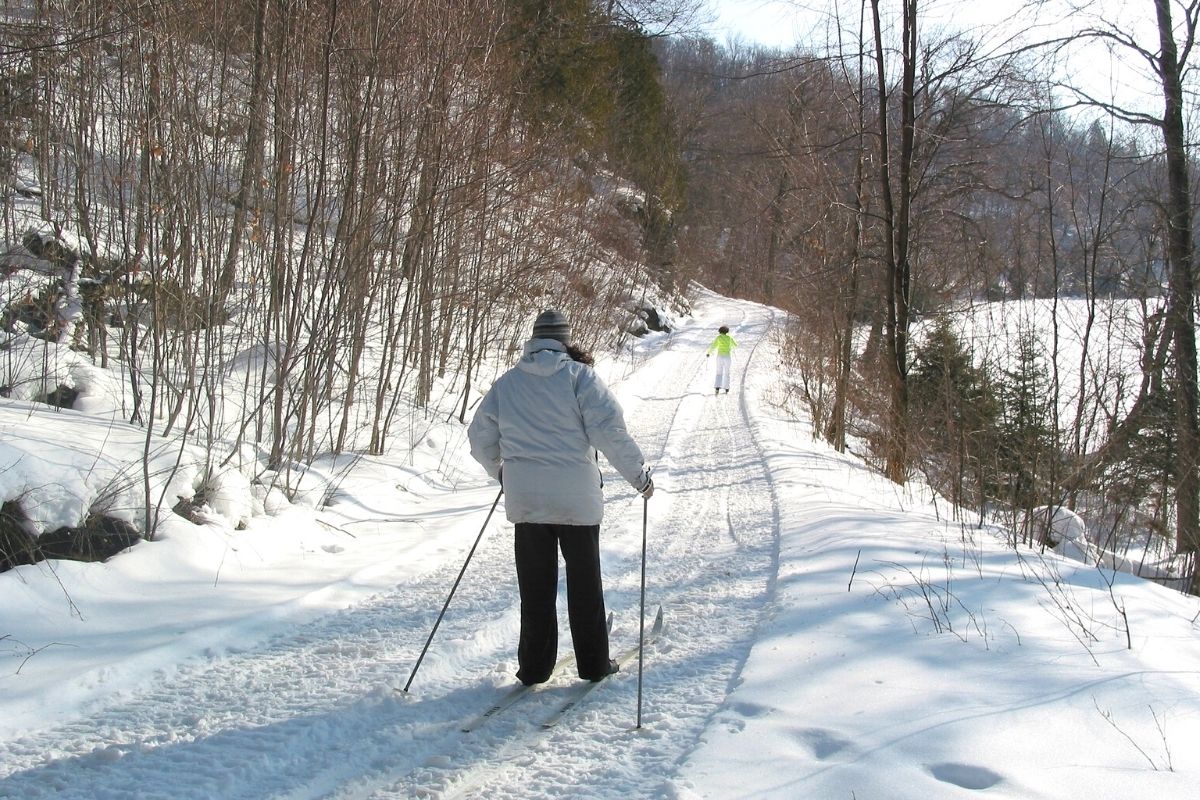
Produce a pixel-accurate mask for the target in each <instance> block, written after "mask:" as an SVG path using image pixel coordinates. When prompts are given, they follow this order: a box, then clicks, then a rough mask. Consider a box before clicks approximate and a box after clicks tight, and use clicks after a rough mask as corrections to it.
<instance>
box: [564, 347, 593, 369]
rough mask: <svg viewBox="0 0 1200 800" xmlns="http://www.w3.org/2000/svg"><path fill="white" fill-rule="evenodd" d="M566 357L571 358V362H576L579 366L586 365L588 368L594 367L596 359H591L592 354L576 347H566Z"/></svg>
mask: <svg viewBox="0 0 1200 800" xmlns="http://www.w3.org/2000/svg"><path fill="white" fill-rule="evenodd" d="M567 355H569V356H570V357H571V360H572V361H578V362H579V363H580V364H587V365H588V366H589V367H594V366H595V365H596V359H594V358H592V354H591V353H589V352H588V351H587V350H584V349H583V348H582V347H579V346H577V345H573V344H569V345H567Z"/></svg>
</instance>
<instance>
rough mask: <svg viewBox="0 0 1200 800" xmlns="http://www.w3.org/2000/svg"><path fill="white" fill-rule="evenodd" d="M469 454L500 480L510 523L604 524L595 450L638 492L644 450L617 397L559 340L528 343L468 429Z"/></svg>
mask: <svg viewBox="0 0 1200 800" xmlns="http://www.w3.org/2000/svg"><path fill="white" fill-rule="evenodd" d="M467 436H468V438H469V439H470V443H471V455H472V456H473V457H474V458H475V460H476V461H478V462H479V463H480V464H481V465H482V466H483V468H484V469H485V470H487V473H488V475H491V476H492V477H493V478H497V479H499V478H500V471H501V468H503V470H504V476H503V485H504V495H505V509H506V513H507V516H508V519H509V521H510V522H543V523H555V524H559V525H599V524H600V520H601V519H602V518H603V516H604V502H603V497H602V495H601V492H600V469H599V466H598V465H597V463H596V451H597V450H599V451H600V452H601V453H604V456H605V458H607V459H608V461H609V463H610V464H612V465H613V467H615V468H616V470H617V472H619V473H621V476H622V477H624V478H625V480H627V481H629V483H630V485H632V486H633V487H634V488H635V489H638V490H641V489H642V488H644V487H645V485H646V483H647V481H648V480H649V476H648V474H647V473H646V470H645V467H644V466H643V465H644V459H643V457H642V451H641V449H639V448H638V446H637V444H636V443H635V442H634V441H633V439H632V438H630V436H629V433H628V432H626V430H625V418H624V415H623V414H622V412H621V406H620V404H619V403H618V402H617V399H616V397H614V396H613V394H612V392H610V391H609V390H608V387H606V386H605V385H604V383H603V381H601V380H600V378H599V377H597V375H596V373H595V371H594V370H593V369H592V368H591V367H589V366H587V365H586V364H580V363H579V362H577V361H574V360H572V359H571V357H570V356H568V355H567V353H566V347H564V346H563V345H562V344H561V343H560V342H558V341H557V340H555V339H530V340H529V341H528V342H526V343H525V348H524V352H523V354H522V356H521V360H520V361H518V362H517V365H516V366H515V367H513V368H512V369H510V370H509V371H508V372H506V373H504V374H503V375H501V376H500V378H499V379H498V380H497V381H496V382H495V383H494V384H493V385H492V388H491V389H490V390H489V391H488V393H487V394H486V395H485V396H484V398H483V401H482V402H481V403H480V405H479V410H478V411H476V412H475V418H474V419H472V420H471V425H470V427H469V428H468V429H467Z"/></svg>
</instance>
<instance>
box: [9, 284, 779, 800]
mask: <svg viewBox="0 0 1200 800" xmlns="http://www.w3.org/2000/svg"><path fill="white" fill-rule="evenodd" d="M719 324H728V325H730V326H731V327H732V328H733V333H734V335H735V337H736V338H737V339H738V342H739V345H740V347H739V350H738V353H737V363H735V367H736V370H735V372H738V373H741V374H745V371H747V370H754V369H770V368H771V367H772V365H771V364H766V363H759V362H760V361H762V360H763V359H762V358H761V357H756V356H758V355H759V354H760V353H761V352H763V351H765V350H769V349H770V348H759V345H760V343H761V342H762V341H763V340H764V338H765V337H767V336H769V334H770V331H771V327H772V318H771V312H770V311H769V310H768V309H764V308H762V307H758V306H754V305H750V304H743V303H737V302H735V301H728V300H724V299H721V298H717V297H712V298H709V302H707V303H706V305H705V306H704V308H703V309H702V314H701V315H700V316H698V318H697V319H696V321H695V323H693V324H692V325H691V326H689V327H687V328H685V329H684V330H682V331H681V332H679V333H677V334H676V335H675V336H674V337H673V339H672V340H671V341H670V343H669V344H668V345H667V346H666V347H665V349H663V350H662V351H661V352H659V353H657V354H656V355H654V356H653V357H652V358H650V359H648V360H646V361H645V362H643V363H642V364H641V365H639V366H638V368H637V369H636V370H634V371H633V372H632V373H631V374H629V375H628V376H626V377H625V378H624V379H623V380H622V381H620V382H619V383H617V384H615V385H614V389H615V390H617V391H618V394H619V395H620V396H621V398H622V401H623V403H624V405H625V408H626V417H627V421H628V423H629V427H630V430H631V432H632V433H633V435H634V437H635V438H636V439H637V440H638V442H639V443H640V444H641V445H642V448H643V450H644V451H645V453H646V455H647V458H648V459H649V460H650V461H651V463H653V464H654V465H655V467H656V469H655V483H656V486H657V487H658V492H657V493H656V495H655V497H654V499H653V500H652V501H651V502H650V504H649V535H648V538H647V543H648V545H647V565H648V568H647V590H646V591H647V604H648V612H651V613H652V611H653V608H654V606H657V605H659V604H661V605H662V606H663V607H664V609H665V615H666V620H667V631H666V633H665V635H664V636H663V637H662V639H660V640H659V641H658V642H657V643H655V645H654V646H653V647H651V648H650V650H649V651H648V652H647V670H646V673H645V675H644V687H643V688H644V695H645V702H644V706H643V711H644V714H643V722H644V726H643V728H642V729H641V730H637V731H634V730H631V729H632V726H633V723H634V720H635V713H636V692H637V675H636V671H635V670H634V671H630V672H627V673H623V674H621V675H619V676H617V677H616V678H614V679H612V680H610V681H609V682H606V684H604V685H603V686H601V687H599V688H598V689H597V690H596V691H595V692H594V693H593V694H592V695H591V696H590V697H589V698H588V700H587V701H586V703H585V704H584V705H583V706H581V707H580V708H578V709H577V710H576V711H575V712H573V713H572V714H571V715H569V716H568V717H567V718H566V719H565V720H564V721H563V722H562V723H561V724H560V725H559V726H558V727H556V728H555V729H554V730H552V731H549V732H543V731H542V730H541V729H540V726H539V724H538V723H539V721H540V720H541V719H542V718H543V717H544V716H545V715H547V714H549V713H550V712H551V711H552V710H553V709H554V708H555V707H556V706H557V704H558V700H559V699H560V698H561V695H562V691H563V688H564V687H565V686H567V685H569V684H571V683H573V682H575V681H576V680H577V679H576V678H575V677H574V676H573V675H567V676H563V677H562V678H561V679H560V681H559V682H556V683H553V684H551V685H550V686H548V687H546V688H545V689H543V690H541V691H539V692H537V693H535V694H534V695H532V696H531V697H529V698H527V699H526V700H525V701H523V702H522V703H521V704H520V705H519V706H518V707H515V708H514V709H512V710H511V711H510V712H508V713H506V714H505V715H503V716H501V717H499V718H497V719H495V720H493V721H492V722H491V723H489V724H488V725H487V726H485V727H484V728H482V729H480V730H478V731H476V732H474V733H472V734H469V735H464V734H462V733H460V732H459V730H458V728H459V725H460V723H461V722H462V721H463V720H465V719H468V718H470V717H471V716H473V715H474V714H476V713H478V712H479V711H480V710H482V709H483V708H485V707H486V706H487V705H488V704H489V703H490V702H491V701H492V700H493V699H494V698H495V697H496V696H497V695H498V693H499V692H500V691H502V689H503V687H506V686H507V685H509V684H511V683H512V680H513V679H512V673H513V672H514V671H515V660H514V657H513V652H514V650H515V644H516V631H517V617H518V612H517V591H516V582H515V576H514V575H513V569H512V554H511V536H510V533H511V528H510V526H509V525H508V524H507V523H506V522H502V521H500V518H501V516H502V515H501V514H500V513H499V511H498V512H497V515H496V518H495V519H494V520H493V522H492V524H491V526H490V530H489V533H488V535H487V536H485V538H484V540H483V542H482V544H481V545H480V547H479V550H478V551H477V552H476V554H475V556H474V559H473V560H472V562H471V564H470V567H469V570H468V572H467V574H466V577H465V579H464V581H463V583H462V585H461V586H460V588H459V590H458V593H457V594H456V596H455V598H454V602H453V604H452V606H451V610H450V613H449V614H448V615H447V617H446V619H445V620H444V622H443V623H442V626H441V629H440V630H439V632H438V636H437V639H436V640H435V641H434V644H433V647H432V648H431V650H430V652H429V655H428V656H427V657H426V660H425V662H424V664H423V665H422V667H421V671H420V672H419V674H418V675H417V677H416V680H415V682H414V685H413V691H412V693H411V694H410V695H408V696H402V695H400V694H398V693H397V692H395V691H393V687H396V686H400V685H403V683H404V681H405V679H406V678H407V676H408V672H409V670H410V669H411V668H412V663H413V659H414V658H415V656H416V654H417V653H418V652H419V651H420V648H421V646H422V644H423V643H424V640H425V637H426V636H427V635H428V632H429V629H430V627H431V626H432V625H433V622H434V619H435V617H436V613H437V611H438V610H439V609H440V608H441V605H442V603H443V602H444V600H445V593H446V592H447V591H448V589H449V587H450V586H451V584H452V583H453V580H454V577H455V575H456V574H457V572H458V570H459V569H460V567H461V565H462V564H461V558H462V555H463V554H464V553H465V550H460V549H459V548H457V547H451V546H446V547H445V548H444V549H445V551H446V554H445V558H444V559H442V561H441V566H440V567H439V568H438V569H436V570H433V571H431V572H429V573H428V574H418V575H414V576H413V577H412V578H411V579H406V580H405V581H403V582H402V583H401V584H400V585H397V586H396V587H395V588H394V589H393V590H392V591H389V592H385V593H382V594H380V595H377V596H375V597H373V598H371V599H370V600H369V601H366V602H362V603H359V604H356V605H355V606H353V607H351V608H348V609H345V610H343V611H341V612H338V613H334V614H329V615H326V616H324V617H321V618H319V619H317V620H315V621H313V622H311V623H309V624H305V625H301V626H298V627H295V628H292V629H290V630H287V631H285V632H284V633H281V634H280V635H277V636H276V637H274V638H272V639H270V640H269V641H267V642H265V643H263V644H261V645H259V646H256V647H253V648H249V649H247V650H245V651H243V652H234V653H229V654H226V655H224V656H223V657H220V658H215V659H213V660H211V661H206V662H192V663H188V664H185V665H183V666H181V667H180V668H178V669H177V670H176V671H175V672H174V673H173V674H172V675H169V676H164V678H163V679H162V680H160V681H157V682H156V683H155V684H154V685H153V686H152V687H150V688H148V689H146V690H145V691H134V690H132V689H131V690H130V691H128V692H127V693H126V694H124V695H123V696H121V697H119V698H118V699H117V700H115V701H114V702H112V703H110V704H108V705H106V706H104V707H102V708H100V709H99V710H96V711H94V712H90V713H89V714H87V715H86V716H84V717H82V718H79V719H76V720H73V721H71V722H70V723H68V724H65V725H61V726H57V727H53V728H49V729H46V730H42V731H39V732H37V733H34V734H30V735H28V736H25V737H23V738H20V739H17V740H16V741H11V742H8V743H6V747H5V749H6V752H5V758H4V763H3V764H2V765H0V797H49V796H53V797H80V798H83V797H87V798H106V797H113V798H118V797H119V798H126V797H139V798H151V797H170V798H181V797H197V798H200V797H204V798H207V797H227V798H235V797H247V798H250V797H253V798H263V797H279V798H284V797H286V798H315V797H339V798H349V797H414V796H436V797H453V796H486V797H494V798H504V797H513V798H517V797H522V798H523V797H530V796H589V797H628V796H643V797H644V796H656V795H663V794H666V795H669V794H670V793H671V789H670V788H669V781H670V778H671V776H672V775H673V774H674V772H675V770H676V768H677V765H678V764H679V763H681V762H682V761H683V760H684V759H685V758H686V756H687V755H688V753H689V752H690V751H691V749H692V748H694V746H695V744H696V742H697V741H698V739H699V737H700V735H701V733H702V732H703V731H704V729H705V727H706V726H707V725H708V723H709V721H710V718H711V717H712V716H713V714H714V713H715V712H716V711H717V709H718V708H720V706H721V704H722V702H723V701H724V700H725V698H726V695H727V693H728V691H729V689H730V687H731V685H733V684H734V682H736V680H737V677H738V673H739V670H740V668H741V666H742V664H743V663H744V660H745V658H746V655H747V653H748V652H749V649H750V646H751V644H752V643H753V637H754V633H755V630H756V627H757V625H758V623H759V616H760V614H761V612H762V609H763V608H764V605H766V603H765V600H766V598H767V597H768V596H769V594H770V592H771V591H772V587H773V585H774V578H775V574H776V571H777V565H778V556H777V552H778V534H779V531H778V527H779V525H778V511H777V507H776V503H775V502H774V498H773V496H772V484H771V480H770V477H769V475H768V473H767V472H766V471H765V466H764V462H763V458H762V454H761V452H760V451H759V449H758V448H757V446H756V444H755V441H754V438H753V435H752V432H751V427H750V424H749V420H748V417H747V412H746V403H745V398H744V397H743V396H742V394H741V391H742V381H740V380H735V382H734V387H733V390H732V392H731V393H730V394H728V395H720V396H714V395H713V394H712V388H711V387H712V382H711V374H710V371H709V370H710V367H711V365H710V363H709V362H708V360H707V359H705V358H704V349H705V348H706V347H707V345H708V343H709V341H711V338H712V336H713V335H715V328H716V326H717V325H719ZM605 483H606V492H607V494H608V505H607V509H606V520H605V525H604V527H603V529H602V539H601V541H602V545H601V546H602V551H603V554H604V576H605V584H606V597H607V600H608V604H609V608H610V610H612V611H613V612H614V613H615V615H616V623H615V626H614V630H613V646H614V650H620V649H624V648H625V647H626V646H628V645H629V644H630V643H632V642H635V641H636V638H637V634H638V608H639V588H640V576H641V547H642V501H641V500H640V499H639V498H637V497H636V495H634V494H633V492H632V490H631V489H630V488H629V487H628V486H627V485H625V484H624V482H623V481H622V480H621V479H620V478H619V477H618V476H617V475H616V474H615V473H613V472H611V471H606V475H605ZM493 491H494V489H493V487H487V486H480V487H478V488H476V489H473V490H469V491H464V492H462V493H461V495H462V499H461V500H457V499H456V501H455V503H454V504H453V505H454V507H453V508H451V509H447V511H448V512H449V511H453V512H455V513H458V514H460V515H461V523H460V524H459V525H458V526H457V527H460V528H463V529H465V530H466V533H465V534H463V535H462V536H460V537H457V538H458V539H459V541H460V542H465V543H467V544H469V543H470V541H471V540H472V539H473V537H474V536H475V534H476V533H477V532H478V529H479V528H478V526H479V525H480V524H481V523H482V521H483V515H484V513H485V511H486V508H487V507H488V506H489V505H490V504H491V500H492V499H493V497H494V493H493ZM477 509H478V511H477ZM335 510H336V509H335ZM466 512H469V513H466ZM560 607H562V604H560ZM563 616H564V617H565V614H564V615H563ZM561 624H562V625H563V628H564V635H563V636H562V639H561V643H560V649H563V650H565V649H566V648H567V647H569V635H567V634H566V633H565V619H562V620H561Z"/></svg>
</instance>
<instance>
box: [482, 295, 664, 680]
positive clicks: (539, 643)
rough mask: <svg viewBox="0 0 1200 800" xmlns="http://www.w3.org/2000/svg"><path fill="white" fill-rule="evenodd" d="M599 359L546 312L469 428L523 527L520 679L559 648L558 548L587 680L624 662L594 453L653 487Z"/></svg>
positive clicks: (644, 488) (545, 671) (542, 676)
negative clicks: (614, 639) (608, 594)
mask: <svg viewBox="0 0 1200 800" xmlns="http://www.w3.org/2000/svg"><path fill="white" fill-rule="evenodd" d="M591 364H592V359H591V356H590V355H588V354H587V353H585V352H583V351H582V350H579V349H578V348H576V347H574V346H572V345H571V327H570V325H569V324H568V322H567V319H566V317H564V316H563V315H562V314H560V313H559V312H557V311H543V312H542V313H541V314H539V315H538V318H537V321H536V322H534V324H533V337H532V338H531V339H530V340H529V341H527V342H526V343H525V347H524V351H523V353H522V355H521V359H520V360H519V361H518V362H517V365H516V366H515V367H513V368H512V369H510V370H508V372H506V373H504V374H503V375H501V376H500V378H499V379H497V380H496V382H495V383H494V384H493V385H492V388H491V389H490V390H489V391H488V393H487V394H486V395H485V396H484V398H483V401H482V402H481V403H480V405H479V410H478V411H477V412H476V413H475V417H474V419H472V420H471V425H470V427H469V428H468V429H467V436H468V438H469V439H470V443H471V455H472V456H473V457H474V458H475V460H476V461H478V462H479V463H480V465H482V466H483V468H484V469H485V470H486V471H487V473H488V475H490V476H492V477H493V478H495V479H497V480H499V481H500V482H501V486H502V487H503V489H504V494H505V496H506V498H507V500H506V501H505V509H506V512H505V513H506V515H507V516H508V520H509V521H510V522H513V523H515V527H516V530H515V536H514V538H515V545H514V549H515V554H516V564H517V583H518V585H519V587H520V591H521V640H520V643H519V645H518V647H517V660H518V662H519V669H518V670H517V679H518V680H520V681H521V683H523V684H525V685H527V686H528V685H532V684H535V683H542V682H544V681H546V680H547V679H548V678H549V677H550V672H551V670H552V669H553V668H554V663H555V660H556V659H557V657H558V617H557V610H556V601H557V597H558V552H559V550H560V549H561V551H562V555H563V560H564V561H565V562H566V568H567V611H568V615H569V617H570V623H571V642H572V644H573V646H574V648H575V659H576V663H577V668H578V670H579V677H581V678H583V679H584V680H590V681H598V680H601V679H603V678H604V677H605V676H607V675H611V674H612V673H613V672H616V671H617V663H616V662H615V661H613V660H612V659H610V658H609V654H608V627H607V621H606V618H605V617H606V614H605V609H604V589H603V584H602V581H601V576H600V521H601V518H602V517H603V510H604V498H603V495H602V494H601V491H600V488H601V478H600V470H599V467H598V466H597V463H596V461H597V455H596V451H597V450H598V451H600V452H601V453H604V456H605V457H606V458H607V459H608V461H609V463H610V464H612V465H613V467H615V468H616V470H617V472H619V473H620V474H621V476H622V477H623V478H625V480H627V481H629V483H630V484H631V485H632V486H633V487H634V488H635V489H637V490H638V492H639V493H640V494H641V495H642V496H643V497H645V498H649V497H650V495H651V494H653V492H654V482H653V481H651V480H650V472H649V470H648V469H646V467H645V461H644V459H643V457H642V451H641V450H640V449H639V448H638V446H637V444H636V443H635V442H634V441H633V439H632V438H630V436H629V434H628V433H627V432H626V430H625V419H624V415H623V412H622V410H621V406H620V405H619V404H618V402H617V399H616V397H614V396H613V394H612V393H611V392H610V391H609V390H608V388H607V387H606V386H605V385H604V383H603V382H602V381H601V380H600V378H599V377H598V376H597V375H596V373H595V371H594V370H593V369H592V367H591Z"/></svg>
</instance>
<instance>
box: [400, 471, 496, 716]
mask: <svg viewBox="0 0 1200 800" xmlns="http://www.w3.org/2000/svg"><path fill="white" fill-rule="evenodd" d="M503 494H504V487H503V486H501V487H500V492H499V494H497V495H496V499H495V500H493V501H492V507H491V509H489V510H488V513H487V519H485V520H484V521H483V527H482V528H480V529H479V535H478V536H476V537H475V544H473V545H471V552H469V553H467V560H466V561H464V562H463V565H462V569H460V570H459V571H458V577H457V578H455V579H454V585H453V586H451V587H450V595H449V596H448V597H447V598H446V603H445V605H443V606H442V612H441V613H440V614H438V618H437V621H436V622H434V623H433V630H431V631H430V632H429V638H428V639H426V640H425V646H424V647H422V648H421V655H419V656H417V663H416V664H414V665H413V671H412V674H411V675H409V676H408V682H407V683H405V684H404V692H405V693H406V694H407V693H408V687H409V686H412V682H413V678H415V677H417V670H418V669H420V668H421V662H422V661H424V660H425V653H427V652H428V651H429V645H431V644H432V643H433V636H434V634H436V633H437V629H438V626H439V625H441V624H442V617H444V616H446V609H448V608H450V601H451V600H452V599H454V593H455V592H456V591H458V584H459V582H460V581H462V579H463V575H464V574H466V571H467V565H468V564H470V563H471V557H472V556H474V555H475V548H476V547H479V543H480V542H481V541H482V540H483V533H484V531H486V530H487V526H488V523H489V522H491V521H492V513H493V512H494V511H495V510H496V505H497V504H498V503H499V502H500V496H501V495H503Z"/></svg>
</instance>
